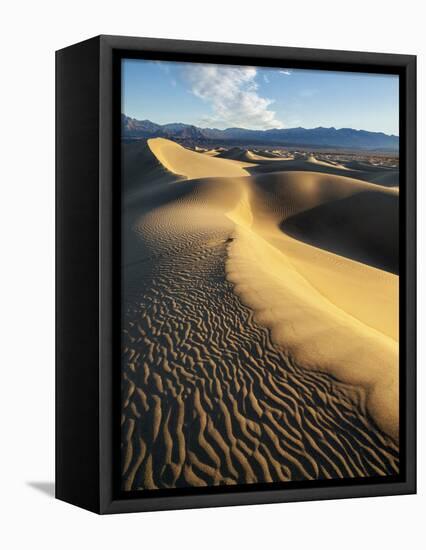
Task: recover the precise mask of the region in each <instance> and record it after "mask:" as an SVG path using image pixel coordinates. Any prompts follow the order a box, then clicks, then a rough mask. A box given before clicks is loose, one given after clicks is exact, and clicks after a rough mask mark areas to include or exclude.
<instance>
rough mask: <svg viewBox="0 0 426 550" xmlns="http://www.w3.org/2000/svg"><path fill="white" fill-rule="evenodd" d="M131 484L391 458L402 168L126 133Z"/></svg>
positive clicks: (264, 476) (239, 477)
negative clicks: (190, 145)
mask: <svg viewBox="0 0 426 550" xmlns="http://www.w3.org/2000/svg"><path fill="white" fill-rule="evenodd" d="M122 147H123V149H122V151H123V180H122V184H123V200H122V283H123V284H122V303H123V312H122V315H123V320H122V345H123V355H122V378H123V380H122V480H123V488H124V489H125V490H138V489H164V488H172V487H180V488H182V487H198V486H208V485H223V484H244V483H263V482H273V481H298V480H312V479H331V478H351V477H365V476H377V475H379V476H383V475H389V474H396V473H398V467H399V464H398V433H399V419H398V409H399V400H398V384H399V382H398V280H399V277H398V233H397V231H398V229H397V226H398V223H397V220H398V196H399V188H398V168H397V166H396V165H392V164H391V163H389V162H388V163H386V162H385V163H383V162H382V161H381V160H380V159H378V160H377V159H374V160H372V159H363V158H347V159H345V158H344V157H342V158H335V157H333V155H330V154H328V155H326V154H316V153H313V154H310V153H303V152H298V151H288V152H281V151H258V150H256V151H253V150H248V151H246V150H243V149H239V148H233V149H223V148H220V149H219V148H218V149H213V150H212V149H210V150H203V149H201V148H197V149H196V150H189V149H186V148H184V147H182V146H180V145H178V144H176V143H174V142H171V141H168V140H165V139H161V138H157V139H150V140H148V141H147V142H145V141H133V142H127V143H126V142H123V145H122Z"/></svg>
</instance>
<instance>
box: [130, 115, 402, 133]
mask: <svg viewBox="0 0 426 550" xmlns="http://www.w3.org/2000/svg"><path fill="white" fill-rule="evenodd" d="M121 115H122V116H125V117H127V118H130V119H132V120H137V121H138V122H145V121H146V122H150V123H151V124H156V125H157V126H168V125H170V124H184V125H185V126H193V127H194V128H201V129H202V130H218V131H219V132H225V131H226V130H235V129H237V130H247V131H249V132H268V131H272V130H297V129H302V130H318V129H325V130H336V131H339V130H353V131H354V132H368V133H370V134H383V135H384V136H389V137H397V138H398V139H399V137H400V136H399V134H387V133H386V132H383V131H381V130H365V129H363V128H352V127H350V126H342V127H340V128H337V127H336V126H313V127H312V128H306V127H305V126H287V127H284V126H283V127H276V128H263V129H253V128H245V127H243V126H228V127H226V128H216V127H213V126H197V125H196V124H191V123H188V122H177V121H174V122H165V123H164V124H160V123H159V122H154V121H153V120H151V119H149V118H143V119H140V118H136V117H132V116H130V115H126V114H125V113H123V112H122V113H121Z"/></svg>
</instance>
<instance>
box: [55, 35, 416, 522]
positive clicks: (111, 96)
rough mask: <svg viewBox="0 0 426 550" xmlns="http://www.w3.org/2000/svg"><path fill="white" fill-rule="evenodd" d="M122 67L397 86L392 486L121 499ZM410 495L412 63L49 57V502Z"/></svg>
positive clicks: (307, 55) (150, 51) (132, 504)
mask: <svg viewBox="0 0 426 550" xmlns="http://www.w3.org/2000/svg"><path fill="white" fill-rule="evenodd" d="M122 57H127V58H128V57H144V58H150V59H163V60H180V61H199V62H205V61H210V62H214V63H227V64H238V65H247V64H249V65H256V66H269V67H280V66H281V67H286V66H291V67H296V68H315V69H328V70H330V69H333V70H345V71H359V72H374V73H387V74H388V73H391V74H398V75H399V77H400V173H401V178H402V181H403V182H404V186H403V187H404V192H402V193H401V195H400V235H401V242H400V263H401V270H400V327H401V340H400V372H401V374H402V376H401V377H400V379H401V381H400V403H401V410H400V413H401V416H400V419H401V420H400V423H401V436H402V437H401V438H400V447H401V465H402V467H401V475H400V476H398V478H397V479H392V480H389V478H383V479H382V480H380V479H378V478H374V479H373V480H371V479H370V480H367V481H366V482H360V481H359V480H342V481H340V482H316V483H315V484H313V483H311V482H309V483H299V484H297V485H296V486H293V485H289V486H286V487H285V488H283V487H280V488H276V487H272V484H270V485H271V486H268V485H265V486H261V487H258V486H255V487H251V488H250V487H248V486H241V487H238V488H237V489H235V488H234V489H232V488H227V489H226V490H225V491H224V490H221V491H215V490H213V491H212V490H208V489H206V490H197V491H192V492H191V491H190V490H189V491H178V490H172V491H170V492H169V493H167V492H166V493H164V492H160V493H156V494H155V495H154V496H153V495H152V494H149V495H143V494H141V493H140V492H138V494H133V493H132V494H123V493H121V492H120V490H119V487H118V485H117V479H118V476H117V455H118V452H119V443H118V442H117V433H118V429H119V426H118V421H119V414H117V404H118V403H119V395H118V392H117V387H119V376H120V372H119V365H120V362H119V360H118V353H119V346H118V340H117V337H116V335H117V333H118V332H119V326H118V324H119V322H120V320H119V315H117V311H119V308H120V293H119V290H118V289H119V278H120V273H119V272H120V269H119V261H117V258H118V257H119V256H118V255H119V240H120V239H119V234H118V235H117V233H119V232H117V227H118V225H117V223H118V222H119V219H118V218H119V211H120V208H119V205H120V197H119V195H120V193H119V191H117V181H119V180H118V179H117V178H119V177H120V163H119V153H118V151H119V140H120V109H119V105H118V103H117V102H118V98H119V90H120V79H119V78H118V74H119V73H118V71H119V65H120V59H121V58H122ZM117 265H118V269H117ZM117 331H118V332H117ZM117 445H118V449H117ZM273 485H275V484H273ZM415 492H416V57H415V56H412V55H395V54H381V53H363V52H347V51H331V50H313V49H302V48H283V47H274V46H256V45H240V44H222V43H209V42H192V41H182V40H164V39H151V38H130V37H119V36H104V35H103V36H98V37H95V38H92V39H90V40H87V41H84V42H81V43H79V44H76V45H73V46H70V47H68V48H64V49H62V50H59V51H58V52H56V498H58V499H61V500H64V501H67V502H70V503H72V504H75V505H77V506H81V507H83V508H86V509H88V510H91V511H93V512H97V513H100V514H108V513H121V512H138V511H149V510H169V509H182V508H199V507H200V508H201V507H211V506H230V505H240V504H260V503H272V502H292V501H304V500H322V499H335V498H350V497H367V496H381V495H383V496H384V495H401V494H411V493H415ZM142 493H143V492H142ZM150 493H152V492H150Z"/></svg>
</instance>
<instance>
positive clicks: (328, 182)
mask: <svg viewBox="0 0 426 550" xmlns="http://www.w3.org/2000/svg"><path fill="white" fill-rule="evenodd" d="M166 141H167V140H160V139H156V140H150V148H151V150H152V151H153V153H154V154H155V155H156V156H157V158H158V160H159V161H160V162H162V164H163V165H164V166H165V167H166V168H167V169H168V170H171V169H172V168H173V169H174V171H175V173H179V174H182V172H183V171H184V170H183V167H182V165H181V164H180V163H183V164H184V165H185V166H186V163H188V166H189V165H190V164H191V162H195V166H196V168H195V169H190V168H187V169H186V175H187V177H189V178H191V176H194V175H197V176H198V175H199V174H200V173H201V174H202V176H203V177H206V175H207V174H208V176H209V178H213V177H214V176H216V177H217V176H219V178H220V179H222V178H226V179H227V187H229V188H232V189H234V192H235V189H239V195H240V196H239V198H238V200H235V205H234V206H233V208H231V209H229V210H227V207H226V205H227V204H229V200H226V195H227V191H226V190H225V183H224V181H223V180H222V181H220V180H217V181H216V185H214V183H213V181H212V179H210V180H209V181H210V189H209V192H208V195H209V196H205V197H204V201H203V202H205V203H207V204H210V205H211V204H215V205H216V208H217V212H220V213H221V214H224V215H225V216H226V217H227V218H228V219H229V220H231V221H232V222H233V223H234V224H235V229H234V232H233V234H232V237H231V238H232V242H230V243H229V245H228V258H227V261H226V274H227V278H228V280H229V281H230V282H232V283H233V285H234V290H235V292H236V293H237V295H238V296H239V297H240V299H241V300H242V302H243V303H244V304H245V305H247V306H249V307H250V308H251V309H252V310H253V312H254V318H255V319H256V321H258V322H259V323H260V324H262V325H263V326H266V327H267V328H269V330H270V331H271V336H272V339H273V340H274V341H275V342H276V343H277V344H279V345H280V346H282V348H283V349H284V350H285V351H286V353H288V354H289V355H290V356H291V357H292V358H293V359H294V361H296V362H297V364H299V365H300V366H302V367H303V368H309V369H314V370H317V371H323V372H327V373H329V374H331V375H332V376H334V377H336V378H337V379H338V380H340V381H342V382H345V383H348V384H350V385H355V386H359V387H361V388H362V389H363V391H364V392H365V394H366V403H367V408H368V411H369V413H370V414H371V416H372V417H373V418H374V420H375V421H376V423H377V425H378V426H379V427H380V428H381V429H382V430H383V431H384V432H386V433H387V434H389V435H390V436H391V437H393V438H394V439H398V431H399V420H398V344H397V342H398V333H397V331H398V320H397V319H398V308H397V306H396V304H397V303H398V300H397V295H398V278H397V277H396V276H394V275H393V274H390V273H387V272H385V271H382V270H380V269H376V268H373V267H371V266H367V265H365V264H362V263H359V262H357V261H354V260H351V259H349V258H345V257H342V256H339V255H336V254H333V253H331V252H329V251H326V250H321V249H318V248H317V247H313V246H310V245H309V244H306V243H303V242H301V241H299V240H297V239H294V238H292V237H290V236H288V235H286V234H285V233H284V232H283V231H282V230H281V229H280V227H279V225H280V223H282V222H283V221H285V220H286V219H288V218H291V216H292V215H295V214H296V213H300V212H302V211H305V210H309V209H311V208H314V207H316V206H318V205H320V204H323V203H326V202H329V201H331V200H334V199H339V198H343V197H350V196H352V195H355V194H357V193H361V192H364V193H366V192H367V193H368V192H374V193H376V194H377V193H379V194H380V193H382V194H384V195H394V196H396V195H397V194H398V190H397V189H395V188H387V187H382V186H378V185H376V184H370V183H368V182H365V181H359V180H355V179H353V178H347V177H343V176H336V175H328V174H323V173H318V172H312V173H310V172H303V171H299V172H289V173H285V172H279V173H274V174H273V178H271V177H270V176H271V175H268V176H267V177H265V176H257V177H255V176H249V175H248V173H245V175H244V177H242V178H241V177H238V179H237V178H235V176H236V174H235V172H234V170H236V171H238V172H239V171H240V170H244V168H242V166H241V163H240V162H238V163H237V164H235V166H234V168H233V169H232V170H230V169H229V166H228V165H226V168H225V167H223V166H222V165H220V166H219V163H221V161H222V162H223V161H224V160H225V159H220V158H217V157H206V156H203V155H202V154H201V153H195V152H192V151H187V150H185V149H184V148H183V147H181V146H179V145H177V144H170V143H165V142H166ZM153 142H155V143H153ZM179 155H181V156H182V157H181V158H179V159H178V157H179ZM188 155H190V156H188ZM195 156H196V157H197V158H196V159H195ZM231 162H232V163H235V162H236V161H231ZM315 162H317V163H319V164H321V165H325V164H326V163H321V162H320V161H316V160H315V158H314V157H311V158H309V160H308V163H309V164H310V163H315ZM216 163H217V166H214V165H215V164H216ZM308 163H307V164H308ZM339 168H340V167H339ZM342 169H343V170H344V167H343V166H342ZM201 185H202V184H201ZM371 197H372V199H374V195H373V193H372V194H371ZM221 201H222V202H223V205H224V207H223V208H221V206H220V205H221ZM206 215H208V213H207V214H206ZM360 291H362V292H363V293H364V296H363V299H362V300H360V299H359V294H358V292H360Z"/></svg>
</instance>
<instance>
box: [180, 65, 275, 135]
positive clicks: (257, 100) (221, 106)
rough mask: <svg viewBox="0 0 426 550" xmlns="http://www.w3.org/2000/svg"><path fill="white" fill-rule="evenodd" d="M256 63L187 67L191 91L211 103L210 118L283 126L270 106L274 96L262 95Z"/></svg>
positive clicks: (262, 126) (218, 121) (236, 123)
mask: <svg viewBox="0 0 426 550" xmlns="http://www.w3.org/2000/svg"><path fill="white" fill-rule="evenodd" d="M256 75H257V70H256V68H254V67H230V66H226V65H192V66H191V67H188V68H187V70H186V71H185V78H186V79H187V80H188V81H189V83H190V86H191V92H192V93H193V94H194V95H196V96H197V97H199V98H201V99H202V100H203V101H205V102H206V103H208V104H209V105H210V107H211V109H212V111H213V114H212V116H211V117H209V119H210V120H211V122H212V123H214V124H216V125H218V126H223V127H226V126H228V127H229V126H240V127H245V128H252V129H267V128H276V127H279V126H282V123H281V122H280V121H279V120H278V119H277V118H276V116H275V112H274V111H272V110H271V109H270V108H269V107H270V105H271V104H272V103H273V100H272V99H268V98H266V97H262V96H261V95H260V94H259V92H258V89H259V88H258V84H257V82H256Z"/></svg>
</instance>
